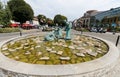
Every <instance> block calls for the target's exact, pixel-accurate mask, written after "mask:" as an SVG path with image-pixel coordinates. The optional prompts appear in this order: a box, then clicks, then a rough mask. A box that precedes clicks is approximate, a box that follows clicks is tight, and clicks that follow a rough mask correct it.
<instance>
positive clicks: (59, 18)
mask: <svg viewBox="0 0 120 77" xmlns="http://www.w3.org/2000/svg"><path fill="white" fill-rule="evenodd" d="M65 21H67V17H65V16H63V15H60V14H58V15H56V16H55V17H54V23H55V24H58V25H59V26H65Z"/></svg>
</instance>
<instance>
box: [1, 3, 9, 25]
mask: <svg viewBox="0 0 120 77" xmlns="http://www.w3.org/2000/svg"><path fill="white" fill-rule="evenodd" d="M10 20H11V12H10V10H9V8H8V6H7V5H3V4H2V2H0V24H2V25H3V27H9V24H10Z"/></svg>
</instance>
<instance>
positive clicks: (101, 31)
mask: <svg viewBox="0 0 120 77" xmlns="http://www.w3.org/2000/svg"><path fill="white" fill-rule="evenodd" d="M90 31H91V32H96V33H106V32H107V29H106V28H103V27H92V28H91V29H90Z"/></svg>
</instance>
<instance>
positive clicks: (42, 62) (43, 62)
mask: <svg viewBox="0 0 120 77" xmlns="http://www.w3.org/2000/svg"><path fill="white" fill-rule="evenodd" d="M36 64H46V61H37V62H36Z"/></svg>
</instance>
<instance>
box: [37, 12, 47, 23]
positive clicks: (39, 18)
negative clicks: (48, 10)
mask: <svg viewBox="0 0 120 77" xmlns="http://www.w3.org/2000/svg"><path fill="white" fill-rule="evenodd" d="M37 17H38V21H39V24H40V25H45V24H46V22H47V18H46V16H45V15H42V14H39V15H38V16H37Z"/></svg>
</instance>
